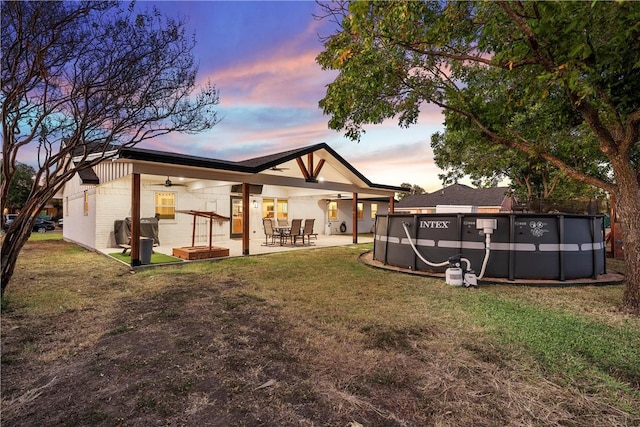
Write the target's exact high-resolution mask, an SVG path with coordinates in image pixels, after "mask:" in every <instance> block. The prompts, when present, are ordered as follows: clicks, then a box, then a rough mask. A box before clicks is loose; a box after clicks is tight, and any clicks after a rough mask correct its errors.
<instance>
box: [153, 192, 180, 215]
mask: <svg viewBox="0 0 640 427" xmlns="http://www.w3.org/2000/svg"><path fill="white" fill-rule="evenodd" d="M158 215H159V217H158V219H176V193H156V216H158Z"/></svg>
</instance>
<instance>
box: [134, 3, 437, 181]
mask: <svg viewBox="0 0 640 427" xmlns="http://www.w3.org/2000/svg"><path fill="white" fill-rule="evenodd" d="M152 5H155V6H156V7H158V8H159V9H160V11H161V12H162V13H163V14H165V15H168V16H174V17H175V16H181V17H184V18H185V19H186V20H187V21H188V32H189V33H195V37H196V40H197V46H196V50H195V56H196V58H197V60H198V62H199V63H200V70H199V74H198V81H200V82H204V81H206V80H211V82H213V83H214V84H215V85H216V87H217V88H218V89H219V91H220V104H219V108H218V111H219V114H220V117H222V118H223V119H222V121H221V122H220V123H219V124H218V125H216V126H215V127H214V128H213V129H212V130H211V131H209V132H207V133H203V134H198V135H181V134H175V135H171V136H169V137H167V138H164V139H161V140H160V139H158V140H153V141H150V142H145V143H143V144H141V145H139V146H140V147H144V148H153V149H158V150H165V151H171V152H177V153H185V154H191V155H197V156H204V157H210V158H217V159H225V160H244V159H247V158H250V157H257V156H262V155H265V154H271V153H275V152H279V151H285V150H289V149H292V148H298V147H303V146H307V145H311V144H317V143H320V142H326V143H327V144H329V145H330V146H331V147H332V148H333V149H335V150H336V151H337V152H338V153H339V154H340V155H341V156H343V157H344V158H345V159H346V160H347V161H348V162H349V163H351V164H352V165H353V166H354V167H355V168H356V169H358V170H359V171H360V172H361V173H362V174H363V175H364V176H366V177H367V178H368V179H369V180H371V181H373V182H374V183H378V184H388V185H400V184H401V183H403V182H408V183H411V184H417V185H420V186H421V187H423V188H425V189H426V190H427V191H433V190H436V189H438V188H440V187H441V184H440V181H439V180H438V172H439V170H438V168H437V167H436V166H435V165H434V163H433V155H432V152H431V148H430V141H431V135H432V134H433V133H434V132H437V131H440V130H442V129H443V126H442V122H443V116H442V115H441V113H440V111H439V110H438V109H436V108H435V107H433V106H425V108H424V109H423V111H422V115H421V117H420V120H419V123H418V124H417V125H415V126H413V127H411V128H409V129H403V128H400V127H399V126H398V125H397V121H395V120H394V121H389V122H387V123H383V124H381V125H376V126H368V127H367V128H366V133H365V134H364V135H363V137H362V139H361V141H360V143H356V142H353V141H351V140H349V139H347V138H346V137H344V135H343V133H341V132H336V131H333V130H330V129H329V128H328V126H327V123H328V120H329V117H328V116H324V115H323V113H322V111H321V110H320V108H319V107H318V102H319V101H320V99H322V98H323V97H324V94H325V90H326V85H327V84H329V83H330V82H331V81H332V80H333V78H334V77H335V75H336V74H335V72H330V71H322V70H321V68H320V66H319V65H318V64H317V63H316V61H315V58H316V56H317V55H318V54H319V53H320V52H321V51H322V49H323V46H322V42H321V41H320V36H328V35H330V34H331V33H332V24H331V22H329V21H328V20H317V19H315V18H314V14H315V15H318V14H319V13H320V10H319V8H318V5H317V4H316V3H315V2H313V1H282V2H253V1H252V2H246V1H229V2H223V1H197V2H196V1H194V2H191V1H156V2H151V1H149V2H140V3H138V7H142V8H146V7H151V6H152Z"/></svg>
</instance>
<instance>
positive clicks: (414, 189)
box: [396, 182, 425, 200]
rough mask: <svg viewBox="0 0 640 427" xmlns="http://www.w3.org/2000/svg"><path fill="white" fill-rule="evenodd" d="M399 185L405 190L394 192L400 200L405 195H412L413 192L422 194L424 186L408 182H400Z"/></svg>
mask: <svg viewBox="0 0 640 427" xmlns="http://www.w3.org/2000/svg"><path fill="white" fill-rule="evenodd" d="M400 187H402V188H406V189H407V192H406V193H405V192H403V193H396V197H397V198H398V200H402V199H404V198H405V197H407V196H413V195H414V194H424V193H425V191H424V188H422V187H420V186H419V185H417V184H413V185H411V184H409V183H408V182H403V183H402V184H400Z"/></svg>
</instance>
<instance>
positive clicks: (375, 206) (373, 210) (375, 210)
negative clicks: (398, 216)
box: [371, 203, 378, 219]
mask: <svg viewBox="0 0 640 427" xmlns="http://www.w3.org/2000/svg"><path fill="white" fill-rule="evenodd" d="M376 215H378V204H377V203H371V219H376Z"/></svg>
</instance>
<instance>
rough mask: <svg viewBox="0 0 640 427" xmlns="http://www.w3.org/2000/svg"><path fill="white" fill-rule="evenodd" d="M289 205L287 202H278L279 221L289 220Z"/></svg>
mask: <svg viewBox="0 0 640 427" xmlns="http://www.w3.org/2000/svg"><path fill="white" fill-rule="evenodd" d="M288 211H289V203H288V202H287V201H286V200H278V212H277V215H278V219H284V220H285V221H287V220H288V219H289V212H288Z"/></svg>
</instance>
